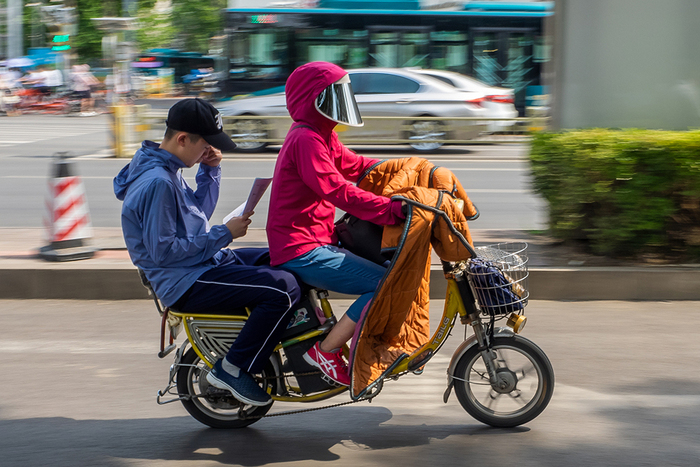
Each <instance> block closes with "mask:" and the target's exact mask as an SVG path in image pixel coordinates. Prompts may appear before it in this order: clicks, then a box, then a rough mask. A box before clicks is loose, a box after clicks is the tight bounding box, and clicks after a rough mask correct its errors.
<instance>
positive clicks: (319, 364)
mask: <svg viewBox="0 0 700 467" xmlns="http://www.w3.org/2000/svg"><path fill="white" fill-rule="evenodd" d="M304 360H306V363H308V364H309V365H311V366H314V367H316V368H318V369H319V370H321V372H323V374H324V375H326V376H327V377H328V378H330V379H331V380H332V381H333V382H334V383H336V384H340V385H341V386H350V375H348V364H347V363H345V360H343V352H342V350H340V349H338V350H336V351H335V352H324V351H323V350H321V348H320V347H319V345H318V342H316V343H315V344H314V346H313V347H311V348H310V349H309V350H308V352H306V353H305V354H304Z"/></svg>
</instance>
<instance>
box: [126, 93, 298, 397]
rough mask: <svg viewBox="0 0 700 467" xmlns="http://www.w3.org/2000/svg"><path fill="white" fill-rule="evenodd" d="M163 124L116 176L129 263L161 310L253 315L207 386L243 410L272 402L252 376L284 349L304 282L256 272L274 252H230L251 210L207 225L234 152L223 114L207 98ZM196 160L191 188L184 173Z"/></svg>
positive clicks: (184, 104) (175, 111)
mask: <svg viewBox="0 0 700 467" xmlns="http://www.w3.org/2000/svg"><path fill="white" fill-rule="evenodd" d="M166 126H167V129H166V132H165V136H164V138H163V142H162V143H161V144H160V145H158V144H157V143H154V142H152V141H144V142H143V144H142V146H141V148H140V149H139V150H138V151H136V154H135V155H134V157H133V159H132V160H131V162H130V163H129V164H127V165H126V166H125V167H124V168H123V169H122V170H121V172H119V175H117V176H116V177H115V178H114V192H115V194H116V196H117V198H118V199H120V200H122V201H123V206H122V215H121V222H122V231H123V233H124V240H125V242H126V246H127V249H128V250H129V255H130V257H131V261H132V262H133V263H134V265H136V266H137V267H139V268H141V269H142V270H143V271H144V272H145V274H146V277H147V278H148V280H149V282H150V283H151V285H152V286H153V288H154V290H155V292H156V295H157V296H158V298H160V300H161V301H162V302H163V304H165V305H166V306H169V307H171V308H174V309H176V310H180V311H187V312H198V313H205V312H217V311H226V310H231V309H235V308H242V307H249V308H251V309H252V313H251V315H250V316H249V317H248V320H247V322H246V325H245V326H244V327H243V329H242V330H241V332H240V334H239V335H238V338H237V339H236V341H235V342H234V343H233V345H232V346H231V349H230V350H229V352H228V354H227V355H226V357H225V358H223V359H221V360H219V361H218V362H217V363H216V364H215V365H214V368H213V369H212V370H211V371H210V372H209V374H208V375H207V381H209V383H211V384H212V385H213V386H215V387H217V388H220V389H225V390H228V391H230V392H231V393H232V394H233V396H234V397H236V398H237V399H238V400H240V401H241V402H243V403H245V404H250V405H256V406H263V405H267V404H269V403H271V402H272V399H271V398H270V396H269V394H267V392H265V391H264V390H263V389H262V388H261V387H260V386H259V385H258V384H257V383H256V381H255V380H254V379H253V377H252V376H251V375H252V374H256V373H259V372H260V371H261V370H262V368H263V366H264V365H265V363H266V362H267V360H268V358H269V356H270V354H271V353H272V351H273V350H274V347H275V346H276V345H277V343H278V342H279V340H280V337H281V335H282V332H284V330H285V328H286V326H287V324H288V323H289V320H290V319H291V314H292V312H293V306H294V305H295V304H296V302H297V301H298V300H299V297H300V290H299V285H298V283H297V281H296V279H295V278H294V276H293V275H292V274H291V273H288V272H285V271H282V270H279V269H275V268H271V267H269V266H260V265H258V264H259V263H260V262H262V261H264V259H265V258H266V257H267V250H265V249H252V248H246V249H239V250H231V249H229V248H225V247H226V246H227V245H228V244H229V243H231V241H232V240H233V239H234V238H238V237H242V236H243V235H245V234H246V232H247V230H248V225H249V224H250V222H251V220H250V216H251V215H252V214H253V213H252V212H250V213H245V214H243V215H242V216H241V217H234V218H233V219H231V220H230V221H228V222H227V223H226V224H223V225H214V226H210V225H209V219H210V218H211V215H212V214H213V212H214V208H215V207H216V203H217V201H218V198H219V186H220V181H221V166H220V163H221V158H222V156H221V151H231V150H233V149H234V148H235V147H236V145H235V144H234V143H233V141H231V139H230V138H229V137H228V136H227V135H226V133H224V131H223V124H222V120H221V115H220V114H219V112H218V111H217V110H216V109H215V108H214V107H213V106H212V105H211V104H209V103H208V102H206V101H203V100H201V99H184V100H182V101H179V102H177V103H176V104H175V105H173V106H172V107H171V109H170V111H169V112H168V119H167V120H166ZM197 163H199V170H198V172H197V175H196V178H195V180H196V182H197V190H196V191H193V190H192V189H191V188H190V187H189V186H188V184H187V182H186V181H185V179H184V178H183V177H182V174H181V171H180V169H183V168H184V167H193V166H194V165H195V164H197Z"/></svg>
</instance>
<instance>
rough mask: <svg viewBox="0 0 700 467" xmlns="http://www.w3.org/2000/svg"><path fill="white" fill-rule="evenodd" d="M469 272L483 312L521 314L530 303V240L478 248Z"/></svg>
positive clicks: (470, 280) (469, 263)
mask: <svg viewBox="0 0 700 467" xmlns="http://www.w3.org/2000/svg"><path fill="white" fill-rule="evenodd" d="M475 250H476V252H477V255H478V256H477V257H476V258H474V259H471V260H469V262H468V264H467V273H468V278H469V283H470V284H471V287H472V290H473V291H474V295H475V296H476V300H477V303H478V304H479V308H480V309H481V311H482V312H484V313H488V314H493V315H506V314H508V313H511V312H515V313H519V312H521V311H522V310H523V308H525V306H526V305H527V301H528V298H529V296H530V292H529V290H528V276H529V272H528V270H527V261H528V258H527V254H526V250H527V243H525V242H506V243H496V244H493V245H488V246H482V247H477V248H475Z"/></svg>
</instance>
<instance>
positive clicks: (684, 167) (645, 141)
mask: <svg viewBox="0 0 700 467" xmlns="http://www.w3.org/2000/svg"><path fill="white" fill-rule="evenodd" d="M530 159H531V162H532V173H533V178H534V189H535V191H537V192H539V193H540V194H542V195H543V196H544V198H545V199H546V200H547V201H548V202H549V225H550V230H551V232H552V234H553V235H554V236H555V237H557V238H560V239H565V240H583V241H585V242H586V243H587V245H588V246H589V247H590V250H591V251H592V252H594V253H597V254H603V255H607V256H613V257H628V258H629V257H640V256H641V255H648V254H653V255H655V256H661V257H664V258H667V259H674V260H697V259H700V131H689V132H675V131H649V130H604V129H591V130H581V131H567V132H563V133H537V134H535V135H534V136H533V142H532V151H531V154H530Z"/></svg>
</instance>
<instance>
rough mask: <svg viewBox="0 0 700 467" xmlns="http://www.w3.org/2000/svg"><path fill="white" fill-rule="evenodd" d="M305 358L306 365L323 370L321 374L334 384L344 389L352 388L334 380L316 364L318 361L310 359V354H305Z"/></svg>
mask: <svg viewBox="0 0 700 467" xmlns="http://www.w3.org/2000/svg"><path fill="white" fill-rule="evenodd" d="M303 357H304V361H305V362H306V363H308V364H309V365H311V366H312V367H314V368H317V369H319V370H321V374H322V375H323V376H325V378H328V379H329V380H331V381H332V382H333V383H335V384H337V385H338V386H343V387H346V388H349V387H350V385H349V384H343V383H341V382H340V381H336V380H335V378H333V377H332V376H330V375H328V374H326V373H325V372H324V371H323V368H321V365H319V364H318V363H316V361H314V359H313V358H311V357H309V354H308V353H305V354H304V355H303ZM325 378H324V379H325Z"/></svg>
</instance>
